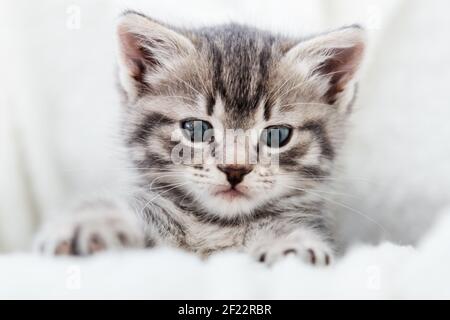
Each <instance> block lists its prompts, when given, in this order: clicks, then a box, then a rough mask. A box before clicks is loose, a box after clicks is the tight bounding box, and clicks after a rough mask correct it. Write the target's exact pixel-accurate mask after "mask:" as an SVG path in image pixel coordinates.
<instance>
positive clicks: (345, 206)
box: [288, 186, 389, 235]
mask: <svg viewBox="0 0 450 320" xmlns="http://www.w3.org/2000/svg"><path fill="white" fill-rule="evenodd" d="M288 188H290V187H289V186H288ZM291 189H295V190H298V191H303V192H305V193H309V194H312V195H314V196H316V197H319V198H320V199H323V200H325V201H328V202H330V203H333V204H336V205H338V206H340V207H342V208H345V209H348V210H350V211H351V212H353V213H355V214H357V215H359V216H361V217H363V218H365V219H367V220H368V221H370V222H372V223H374V224H375V225H376V226H377V227H378V228H380V229H381V231H382V232H383V234H384V235H387V234H389V233H388V231H387V230H386V228H385V227H384V226H383V225H381V224H380V223H379V222H378V221H376V220H375V219H373V218H371V217H369V216H368V215H366V214H364V213H362V212H361V211H359V210H357V209H355V208H352V207H350V206H348V205H346V204H345V203H341V202H339V201H336V200H333V199H330V198H327V197H324V196H323V195H321V194H317V193H315V192H312V191H310V190H306V189H303V190H299V189H297V188H291Z"/></svg>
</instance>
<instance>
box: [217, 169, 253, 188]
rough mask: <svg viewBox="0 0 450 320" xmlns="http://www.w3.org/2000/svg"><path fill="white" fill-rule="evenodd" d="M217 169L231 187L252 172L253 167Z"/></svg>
mask: <svg viewBox="0 0 450 320" xmlns="http://www.w3.org/2000/svg"><path fill="white" fill-rule="evenodd" d="M217 168H218V169H219V170H220V171H222V172H223V173H225V175H226V176H227V180H228V182H229V183H230V185H231V186H232V187H235V186H236V185H238V184H239V183H241V182H242V180H244V176H245V175H247V174H249V173H250V172H251V171H252V170H253V166H248V165H218V166H217Z"/></svg>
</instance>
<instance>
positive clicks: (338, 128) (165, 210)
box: [37, 12, 365, 265]
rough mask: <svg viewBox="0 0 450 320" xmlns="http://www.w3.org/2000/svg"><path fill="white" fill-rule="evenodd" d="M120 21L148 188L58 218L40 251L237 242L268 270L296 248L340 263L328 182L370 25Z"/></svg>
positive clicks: (203, 250)
mask: <svg viewBox="0 0 450 320" xmlns="http://www.w3.org/2000/svg"><path fill="white" fill-rule="evenodd" d="M117 30H118V43H119V80H120V88H121V92H122V94H123V104H124V119H123V120H124V122H123V123H124V137H125V139H124V140H125V144H126V147H127V149H128V150H129V158H130V161H131V162H132V164H133V167H134V168H135V171H136V173H138V176H139V179H138V181H137V182H136V191H135V192H134V193H133V196H132V197H130V198H132V200H128V201H126V202H120V201H118V200H117V199H115V200H113V201H112V200H108V201H93V202H91V203H84V204H83V205H81V206H80V207H78V208H77V209H75V211H76V212H75V213H74V214H72V215H69V216H64V217H61V218H60V219H59V220H58V221H53V222H51V223H49V224H47V225H46V226H45V227H44V228H43V230H42V231H41V233H40V234H39V237H38V239H37V244H38V247H39V248H40V249H41V250H43V251H44V252H47V253H50V254H72V255H87V254H91V253H94V252H97V251H99V250H104V249H112V248H124V247H144V246H146V247H151V246H155V245H169V246H174V247H178V248H182V249H185V250H188V251H191V252H195V253H198V254H200V255H202V256H207V255H209V254H211V253H212V252H215V251H218V250H223V249H228V248H234V249H239V250H242V251H245V252H248V253H250V254H251V255H252V256H254V257H255V259H257V260H259V261H261V262H265V263H267V264H269V265H270V264H272V263H273V262H275V261H277V260H279V259H280V258H282V257H283V256H286V255H289V254H292V255H296V256H298V257H299V258H301V259H303V260H304V261H307V262H309V263H312V264H318V265H327V264H329V263H330V262H331V260H332V257H333V254H334V244H333V240H332V234H331V231H330V230H331V229H330V217H329V216H328V215H327V214H326V213H325V210H324V202H323V199H322V197H321V191H320V190H322V188H323V187H324V186H326V183H327V182H328V181H330V180H331V179H330V178H329V176H330V175H331V174H332V172H333V163H334V160H335V157H336V152H337V150H338V148H339V146H340V144H341V142H342V139H343V136H344V132H345V124H346V120H347V118H348V115H349V112H350V110H351V106H352V103H353V101H354V97H355V93H356V84H355V79H354V76H355V73H356V71H357V69H358V67H359V65H360V62H361V60H362V57H363V52H364V48H365V43H364V37H365V36H364V31H363V30H362V29H361V28H360V27H358V26H350V27H346V28H342V29H340V30H337V31H334V32H330V33H326V34H321V35H318V36H315V37H310V38H305V39H292V38H287V37H282V36H278V35H273V34H270V33H268V32H264V31H261V30H258V29H254V28H250V27H246V26H242V25H236V24H229V25H224V26H217V27H210V28H202V29H195V30H181V29H177V28H173V27H170V26H167V25H165V24H161V23H158V22H156V21H155V20H153V19H150V18H148V17H146V16H144V15H142V14H140V13H136V12H126V13H125V14H124V15H123V16H122V17H121V19H120V22H119V24H118V29H117ZM228 129H233V130H234V131H233V133H232V135H231V137H232V138H231V139H228V138H227V137H228V131H229V130H228ZM227 130H228V131H227ZM243 132H244V133H243ZM248 132H250V134H248ZM242 136H244V137H245V139H241V137H242ZM251 155H252V156H251ZM264 159H265V160H267V159H269V160H271V161H264ZM250 160H253V161H250ZM275 160H276V161H275Z"/></svg>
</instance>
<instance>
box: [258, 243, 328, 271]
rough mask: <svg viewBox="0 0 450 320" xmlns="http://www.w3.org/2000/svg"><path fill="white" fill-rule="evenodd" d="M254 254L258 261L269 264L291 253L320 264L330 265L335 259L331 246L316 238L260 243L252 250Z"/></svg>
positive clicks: (309, 262) (309, 261)
mask: <svg viewBox="0 0 450 320" xmlns="http://www.w3.org/2000/svg"><path fill="white" fill-rule="evenodd" d="M252 255H253V257H254V258H255V259H256V260H257V261H259V262H262V263H265V264H267V265H269V266H270V265H273V264H274V263H275V262H277V261H280V260H281V259H283V258H285V257H286V256H290V255H293V256H296V257H299V258H300V259H301V260H303V261H305V262H306V263H308V264H312V265H318V266H328V265H330V264H331V263H332V260H333V250H332V249H331V247H330V246H329V245H328V244H327V243H326V242H324V241H322V240H316V239H309V240H306V239H304V240H300V239H295V238H294V239H289V238H286V239H277V240H273V241H271V242H267V243H264V244H261V245H258V246H257V247H255V248H254V249H253V250H252Z"/></svg>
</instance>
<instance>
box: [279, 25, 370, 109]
mask: <svg viewBox="0 0 450 320" xmlns="http://www.w3.org/2000/svg"><path fill="white" fill-rule="evenodd" d="M365 38H366V36H365V31H364V30H363V29H362V28H361V27H359V26H351V27H346V28H343V29H340V30H337V31H333V32H330V33H327V34H324V35H320V36H317V37H314V38H312V39H309V40H305V41H302V42H300V43H299V44H297V45H296V46H294V47H293V48H291V49H290V50H289V51H288V52H287V53H286V56H285V57H286V58H287V59H288V60H290V63H293V64H294V65H297V66H298V71H299V72H301V73H303V74H304V75H305V76H306V79H307V80H310V81H313V82H314V81H315V84H316V87H317V88H320V90H321V94H322V95H323V98H324V100H325V101H326V102H327V103H328V104H334V103H335V102H336V101H337V99H338V98H339V94H340V93H342V92H344V91H345V90H346V89H347V88H349V87H350V83H351V82H352V80H353V79H354V76H355V73H356V72H357V71H358V69H359V66H360V64H361V61H362V59H363V56H364V51H365Z"/></svg>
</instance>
